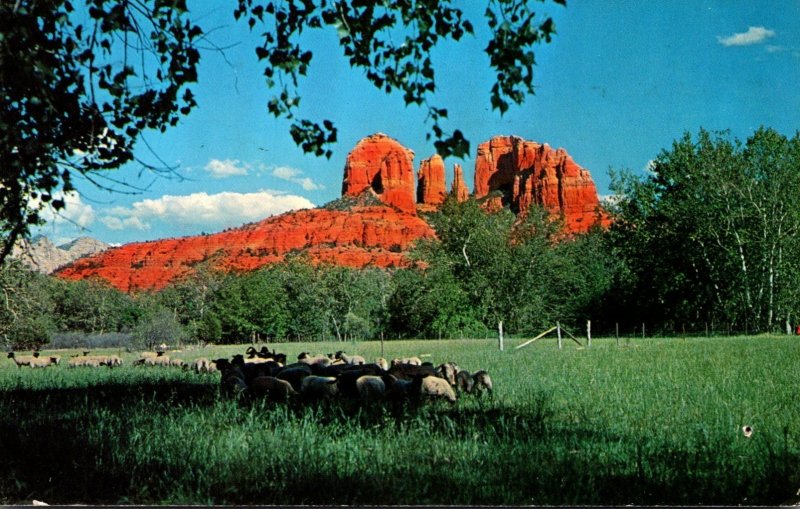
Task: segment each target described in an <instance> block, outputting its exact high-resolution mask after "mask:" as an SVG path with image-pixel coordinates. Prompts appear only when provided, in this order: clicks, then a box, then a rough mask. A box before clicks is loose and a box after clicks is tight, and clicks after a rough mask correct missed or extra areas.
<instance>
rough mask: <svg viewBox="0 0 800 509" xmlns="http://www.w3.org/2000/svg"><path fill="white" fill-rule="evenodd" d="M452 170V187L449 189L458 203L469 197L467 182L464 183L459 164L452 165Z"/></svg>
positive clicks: (462, 172)
mask: <svg viewBox="0 0 800 509" xmlns="http://www.w3.org/2000/svg"><path fill="white" fill-rule="evenodd" d="M453 172H454V173H455V175H454V176H453V187H452V188H451V189H450V194H452V195H453V196H455V197H456V200H458V202H459V203H461V202H464V201H467V200H468V199H469V189H468V188H467V184H465V183H464V171H463V170H462V169H461V165H460V164H456V165H454V168H453Z"/></svg>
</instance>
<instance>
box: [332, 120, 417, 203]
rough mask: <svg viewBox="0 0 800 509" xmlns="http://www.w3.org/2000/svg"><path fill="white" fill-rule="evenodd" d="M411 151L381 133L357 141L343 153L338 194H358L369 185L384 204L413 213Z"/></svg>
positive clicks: (412, 159) (412, 155) (412, 156)
mask: <svg viewBox="0 0 800 509" xmlns="http://www.w3.org/2000/svg"><path fill="white" fill-rule="evenodd" d="M413 161H414V152H413V151H411V150H409V149H407V148H406V147H404V146H402V145H401V144H400V143H398V142H397V141H396V140H394V139H392V138H390V137H388V136H386V135H385V134H381V133H378V134H373V135H372V136H368V137H366V138H364V139H362V140H361V141H359V142H358V144H357V145H356V147H355V148H354V149H353V150H352V151H351V152H350V154H349V155H348V156H347V161H346V163H345V166H344V179H343V180H342V196H359V195H360V194H361V193H363V192H364V191H366V190H367V189H372V190H373V191H374V192H375V194H376V195H378V198H379V199H380V200H381V201H382V202H383V203H385V204H387V205H391V206H392V207H396V208H397V209H399V210H401V211H404V212H408V213H411V214H416V205H415V200H414V167H413V164H414V163H413Z"/></svg>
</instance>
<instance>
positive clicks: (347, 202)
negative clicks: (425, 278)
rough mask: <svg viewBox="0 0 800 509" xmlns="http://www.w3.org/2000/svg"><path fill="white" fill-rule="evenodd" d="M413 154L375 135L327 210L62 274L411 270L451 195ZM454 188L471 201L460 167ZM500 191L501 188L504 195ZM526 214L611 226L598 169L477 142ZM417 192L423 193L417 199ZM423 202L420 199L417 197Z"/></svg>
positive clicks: (156, 281)
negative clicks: (540, 211)
mask: <svg viewBox="0 0 800 509" xmlns="http://www.w3.org/2000/svg"><path fill="white" fill-rule="evenodd" d="M413 157H414V153H413V152H412V151H411V150H409V149H407V148H405V147H403V146H402V145H401V144H400V143H398V142H397V141H396V140H394V139H392V138H390V137H388V136H386V135H384V134H375V135H372V136H368V137H367V138H364V139H363V140H361V141H360V142H359V143H358V144H357V145H356V147H355V148H354V149H353V150H352V152H350V154H349V155H348V157H347V160H346V164H345V168H344V176H343V180H342V198H341V199H340V200H337V201H336V202H332V203H331V204H330V205H329V206H326V207H323V208H316V209H309V210H299V211H292V212H287V213H284V214H281V215H278V216H273V217H269V218H267V219H264V220H262V221H258V222H254V223H250V224H246V225H244V226H241V227H238V228H232V229H228V230H226V231H223V232H219V233H214V234H208V235H198V236H191V237H181V238H172V239H162V240H156V241H150V242H137V243H131V244H126V245H123V246H120V247H117V248H112V249H109V250H107V251H104V252H102V253H99V254H97V255H94V256H90V257H86V258H81V259H79V260H77V261H75V262H73V263H72V264H70V265H67V266H66V267H64V268H62V269H60V270H59V271H58V272H57V273H56V274H57V275H58V276H59V277H61V278H65V279H87V278H100V279H104V280H106V281H107V282H109V283H110V284H111V285H113V286H115V287H116V288H118V289H120V290H122V291H125V292H133V291H140V290H158V289H161V288H164V287H165V286H167V285H168V284H170V283H173V282H176V281H178V280H180V279H181V278H182V277H184V276H187V275H190V274H192V273H194V272H195V271H196V267H197V266H199V265H201V264H202V265H207V266H209V267H210V268H214V269H220V270H223V271H247V270H253V269H256V268H258V267H262V266H265V265H269V264H273V263H277V262H280V261H283V260H285V259H286V257H287V255H290V254H292V253H304V254H306V255H307V256H308V257H309V258H310V259H311V261H312V262H315V263H333V264H338V265H343V266H348V267H356V268H359V267H365V266H375V267H383V268H390V267H403V266H408V265H409V261H408V258H407V257H406V253H407V252H408V250H409V249H410V248H411V247H412V245H413V244H414V243H415V242H416V241H417V240H419V239H422V238H433V237H435V233H434V231H433V229H432V228H431V227H430V225H428V223H426V222H425V220H424V218H423V217H422V216H420V215H418V214H417V212H418V211H419V212H426V211H431V210H435V208H436V206H438V205H440V204H441V203H442V201H443V200H444V193H445V189H446V187H445V177H444V173H445V172H444V169H445V168H444V162H443V161H442V160H441V158H440V157H438V156H434V157H432V158H430V159H427V160H425V161H423V163H422V164H421V167H420V172H419V187H420V191H419V193H415V189H414V180H415V179H414V171H413ZM454 173H455V175H454V180H453V183H452V187H451V191H450V192H451V193H452V194H453V195H454V196H456V198H457V199H458V200H459V201H464V200H466V199H468V198H469V191H468V189H467V186H466V185H465V184H464V176H463V171H462V169H461V167H460V166H459V165H456V167H455V169H454ZM496 191H499V192H500V193H497V192H496ZM490 193H492V194H502V196H501V197H498V198H495V197H489V198H488V200H487V201H488V205H489V206H490V207H491V205H492V204H494V205H495V206H504V205H507V206H509V207H510V208H511V209H512V210H513V211H514V212H517V213H521V214H524V213H525V211H526V210H527V209H528V208H529V207H530V206H531V204H533V203H538V204H541V205H543V206H544V207H545V208H547V209H548V210H551V211H553V212H557V213H561V214H563V216H564V218H565V224H566V230H567V232H570V233H575V232H583V231H586V230H588V229H589V228H590V227H591V226H592V225H594V224H596V223H598V222H599V223H600V224H602V225H607V224H608V218H607V216H605V215H604V214H603V213H602V211H601V209H600V207H599V202H598V198H597V192H596V190H595V186H594V182H593V181H592V178H591V175H590V174H589V172H588V171H587V170H585V169H583V168H581V167H580V166H578V165H577V164H575V162H574V161H573V160H572V158H570V157H569V155H568V154H567V153H566V151H564V150H563V149H558V150H552V149H550V147H548V146H547V145H541V144H538V143H535V142H530V141H525V140H523V139H521V138H517V137H512V136H508V137H495V138H492V140H490V141H489V142H486V143H483V144H481V145H480V146H479V148H478V154H477V158H476V164H475V193H474V195H475V196H476V197H477V198H482V197H486V196H487V195H489V194H490ZM415 198H417V199H416V200H415ZM415 202H416V203H415Z"/></svg>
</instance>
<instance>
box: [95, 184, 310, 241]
mask: <svg viewBox="0 0 800 509" xmlns="http://www.w3.org/2000/svg"><path fill="white" fill-rule="evenodd" d="M313 206H314V204H313V203H311V202H310V201H309V200H307V199H306V198H303V197H302V196H296V195H291V194H276V193H273V192H270V191H268V190H260V191H257V192H254V193H232V192H223V193H217V194H208V193H193V194H189V195H181V196H172V195H164V196H162V197H161V198H157V199H146V200H141V201H138V202H135V203H134V204H132V205H131V206H130V207H114V208H112V209H109V210H108V211H107V215H106V216H104V217H103V218H102V219H101V221H102V222H103V224H105V225H106V226H107V227H108V228H110V229H112V230H122V229H126V228H128V229H137V230H147V229H150V228H151V227H152V226H153V224H154V223H156V222H159V221H161V222H164V223H165V224H168V225H169V226H175V225H180V226H183V227H186V226H189V227H198V228H203V229H205V230H206V231H208V230H211V229H220V228H227V227H231V226H239V225H241V224H243V223H247V222H250V221H257V220H260V219H264V218H265V217H268V216H272V215H275V214H281V213H283V212H286V211H289V210H296V209H305V208H310V207H313Z"/></svg>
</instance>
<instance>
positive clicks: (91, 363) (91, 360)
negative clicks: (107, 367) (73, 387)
mask: <svg viewBox="0 0 800 509" xmlns="http://www.w3.org/2000/svg"><path fill="white" fill-rule="evenodd" d="M69 367H70V368H77V367H89V368H99V367H100V359H99V358H98V357H97V356H94V355H93V356H91V357H89V356H85V357H72V358H71V359H70V360H69Z"/></svg>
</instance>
